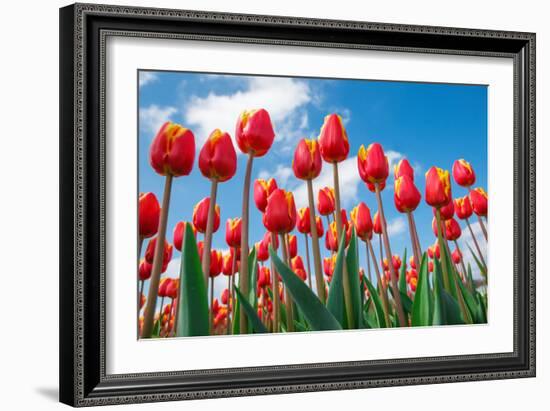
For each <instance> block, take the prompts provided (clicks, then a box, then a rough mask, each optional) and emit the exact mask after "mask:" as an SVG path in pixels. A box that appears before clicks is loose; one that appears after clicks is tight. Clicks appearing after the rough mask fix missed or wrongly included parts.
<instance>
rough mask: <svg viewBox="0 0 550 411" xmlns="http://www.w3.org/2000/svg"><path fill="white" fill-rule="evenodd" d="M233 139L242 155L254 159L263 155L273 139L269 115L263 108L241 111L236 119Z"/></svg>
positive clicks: (273, 133) (273, 134)
mask: <svg viewBox="0 0 550 411" xmlns="http://www.w3.org/2000/svg"><path fill="white" fill-rule="evenodd" d="M235 137H236V139H237V145H238V146H239V149H240V150H241V151H242V152H243V153H245V154H251V155H252V156H254V157H262V156H263V155H265V154H266V153H267V152H268V151H269V149H270V148H271V145H272V144H273V140H274V139H275V132H274V131H273V125H272V124H271V119H270V117H269V113H268V112H267V111H266V110H265V109H263V108H261V109H256V110H245V111H243V112H242V113H241V115H240V116H239V118H238V119H237V126H236V132H235Z"/></svg>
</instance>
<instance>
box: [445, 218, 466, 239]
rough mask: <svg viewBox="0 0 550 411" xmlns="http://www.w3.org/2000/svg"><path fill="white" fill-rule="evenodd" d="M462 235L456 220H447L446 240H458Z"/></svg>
mask: <svg viewBox="0 0 550 411" xmlns="http://www.w3.org/2000/svg"><path fill="white" fill-rule="evenodd" d="M461 234H462V229H461V228H460V225H459V224H458V222H457V221H456V220H455V219H454V218H450V219H449V220H445V238H447V240H449V241H455V240H457V239H458V238H459V237H460V236H461Z"/></svg>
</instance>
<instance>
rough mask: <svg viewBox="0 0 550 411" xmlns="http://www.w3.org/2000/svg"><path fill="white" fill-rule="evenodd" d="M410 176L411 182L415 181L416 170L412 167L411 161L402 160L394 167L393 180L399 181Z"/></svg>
mask: <svg viewBox="0 0 550 411" xmlns="http://www.w3.org/2000/svg"><path fill="white" fill-rule="evenodd" d="M404 175H406V176H409V177H410V179H411V180H413V181H414V169H413V168H412V167H411V164H410V163H409V160H407V159H406V158H402V159H401V160H399V162H398V163H397V164H396V165H395V166H394V167H393V178H394V179H395V180H398V179H399V177H401V176H404Z"/></svg>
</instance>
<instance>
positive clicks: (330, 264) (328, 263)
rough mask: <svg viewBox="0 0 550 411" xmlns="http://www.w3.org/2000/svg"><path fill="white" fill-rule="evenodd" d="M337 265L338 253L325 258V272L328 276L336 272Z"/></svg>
mask: <svg viewBox="0 0 550 411" xmlns="http://www.w3.org/2000/svg"><path fill="white" fill-rule="evenodd" d="M335 265H336V254H334V255H333V256H332V257H325V258H323V272H324V273H325V275H326V276H327V277H329V278H330V277H332V274H334V266H335Z"/></svg>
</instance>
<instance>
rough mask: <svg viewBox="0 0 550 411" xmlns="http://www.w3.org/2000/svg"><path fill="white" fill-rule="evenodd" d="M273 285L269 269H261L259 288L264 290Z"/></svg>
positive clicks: (259, 272)
mask: <svg viewBox="0 0 550 411" xmlns="http://www.w3.org/2000/svg"><path fill="white" fill-rule="evenodd" d="M269 285H271V271H270V270H269V268H268V267H260V270H259V271H258V287H260V288H264V287H269Z"/></svg>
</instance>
